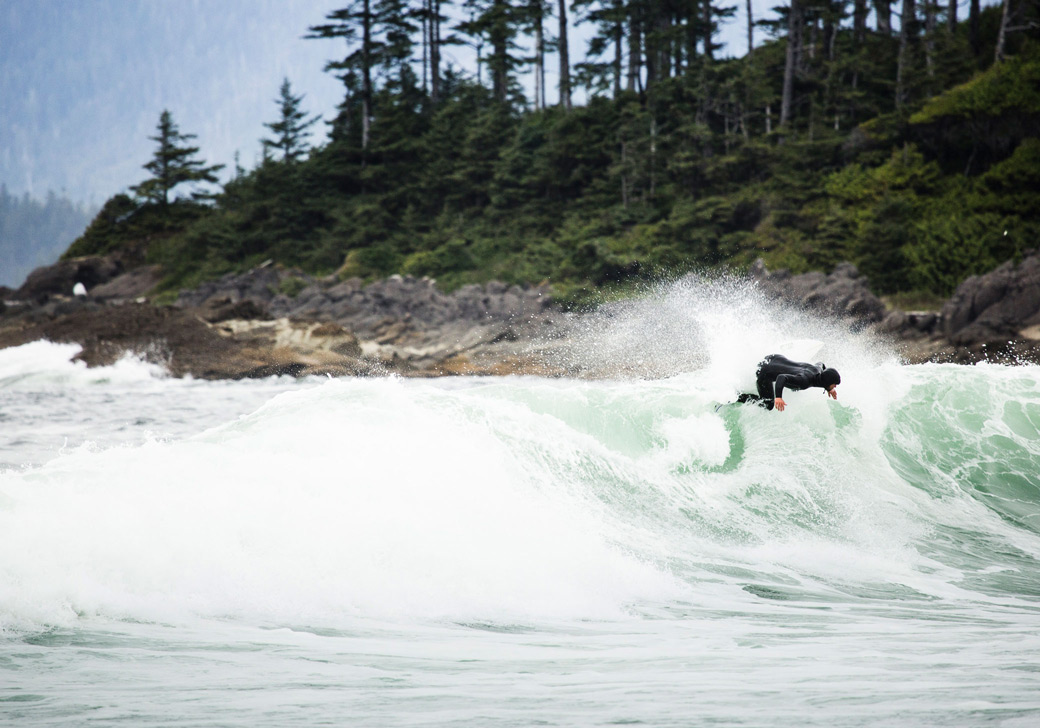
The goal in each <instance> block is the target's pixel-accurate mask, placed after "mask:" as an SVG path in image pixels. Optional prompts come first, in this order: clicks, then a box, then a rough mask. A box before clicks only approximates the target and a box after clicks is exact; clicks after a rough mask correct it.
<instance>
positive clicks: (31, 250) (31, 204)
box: [0, 185, 94, 288]
mask: <svg viewBox="0 0 1040 728" xmlns="http://www.w3.org/2000/svg"><path fill="white" fill-rule="evenodd" d="M93 215H94V212H93V211H91V210H88V209H87V208H85V207H83V206H81V205H76V204H73V203H72V202H71V201H70V200H68V199H66V198H64V197H58V196H56V195H55V194H54V193H53V192H50V193H48V194H47V197H46V199H44V200H43V201H40V200H37V199H34V198H32V197H29V196H28V195H23V196H21V197H18V196H15V195H11V194H9V193H8V191H7V186H6V185H0V286H9V287H11V288H16V287H18V286H20V285H21V284H22V282H23V281H24V280H25V277H26V276H27V275H29V273H30V272H32V270H33V269H34V268H37V267H39V266H41V265H48V264H50V263H53V262H54V261H56V260H57V259H58V257H59V256H60V255H61V254H62V253H64V252H65V249H66V248H68V247H69V243H71V242H72V241H73V240H74V239H75V238H76V237H77V236H79V235H80V234H81V233H82V232H83V230H84V228H86V226H87V223H89V222H90V219H91V218H92V217H93Z"/></svg>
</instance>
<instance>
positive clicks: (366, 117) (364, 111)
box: [361, 0, 372, 150]
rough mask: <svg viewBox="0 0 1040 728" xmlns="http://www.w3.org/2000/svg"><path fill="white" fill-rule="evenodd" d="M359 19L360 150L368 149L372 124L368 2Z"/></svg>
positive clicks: (370, 28) (369, 12) (370, 25)
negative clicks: (360, 67) (360, 68)
mask: <svg viewBox="0 0 1040 728" xmlns="http://www.w3.org/2000/svg"><path fill="white" fill-rule="evenodd" d="M363 13H364V14H363V16H362V19H361V66H362V71H361V149H362V150H364V149H368V136H369V130H370V127H371V124H372V68H371V66H372V58H371V55H370V50H371V48H372V13H371V8H370V6H369V0H365V4H364V10H363Z"/></svg>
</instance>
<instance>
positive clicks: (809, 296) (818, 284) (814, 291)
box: [748, 258, 885, 328]
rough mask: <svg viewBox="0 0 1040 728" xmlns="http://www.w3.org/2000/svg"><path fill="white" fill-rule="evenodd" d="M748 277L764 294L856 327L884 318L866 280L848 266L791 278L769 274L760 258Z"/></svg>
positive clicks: (783, 272)
mask: <svg viewBox="0 0 1040 728" xmlns="http://www.w3.org/2000/svg"><path fill="white" fill-rule="evenodd" d="M748 274H749V275H750V277H751V278H752V280H754V281H755V282H756V283H757V284H758V286H759V288H760V289H761V290H763V291H764V292H765V293H766V294H768V295H770V296H773V297H775V298H779V299H781V300H785V301H787V302H789V303H793V304H795V305H798V306H802V307H804V308H808V309H812V310H816V311H820V312H823V313H826V314H829V315H831V316H835V317H838V318H841V319H844V320H846V321H848V322H850V323H851V324H852V325H853V326H854V327H856V328H862V327H864V326H866V325H868V324H876V323H878V322H880V321H882V319H884V317H885V304H884V303H882V302H881V299H879V298H878V297H877V296H875V295H874V294H873V293H872V292H871V291H870V288H869V287H868V286H867V280H866V278H864V277H863V276H862V275H860V272H859V270H858V269H857V268H856V266H854V265H853V264H852V263H841V264H839V265H838V266H836V267H835V268H834V270H833V271H832V272H831V273H830V274H824V273H822V272H819V271H814V272H811V273H802V274H799V275H792V274H791V273H790V272H789V271H786V270H780V271H777V272H775V273H770V272H769V271H768V270H767V269H766V266H765V263H764V262H763V261H762V259H761V258H760V259H758V260H756V261H755V262H754V264H752V266H751V268H750V269H749V271H748Z"/></svg>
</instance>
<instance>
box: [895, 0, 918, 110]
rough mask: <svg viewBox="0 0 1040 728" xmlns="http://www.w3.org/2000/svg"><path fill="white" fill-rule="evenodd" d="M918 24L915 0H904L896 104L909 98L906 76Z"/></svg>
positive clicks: (900, 22) (902, 102)
mask: <svg viewBox="0 0 1040 728" xmlns="http://www.w3.org/2000/svg"><path fill="white" fill-rule="evenodd" d="M916 25H917V8H916V6H915V5H914V0H903V12H902V15H901V16H900V20H899V59H898V61H897V64H898V65H897V66H896V106H897V107H900V106H902V105H903V104H904V103H906V100H907V90H906V77H907V73H908V71H909V70H910V69H909V64H910V43H911V41H912V40H913V35H914V33H915V31H916Z"/></svg>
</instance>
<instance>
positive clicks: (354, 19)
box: [306, 0, 377, 150]
mask: <svg viewBox="0 0 1040 728" xmlns="http://www.w3.org/2000/svg"><path fill="white" fill-rule="evenodd" d="M325 19H326V20H328V21H331V22H328V23H325V24H324V25H313V26H311V28H310V34H309V35H307V36H306V37H307V38H342V39H344V40H345V41H346V42H347V45H348V47H353V50H352V51H351V52H350V53H348V54H347V55H346V56H345V57H344V58H342V59H341V60H338V61H329V62H328V63H326V64H325V70H326V71H342V72H343V75H341V76H340V80H342V81H343V84H344V86H345V87H346V89H347V100H346V101H344V104H343V106H341V112H342V113H341V117H345V118H341V119H340V120H339V124H338V125H339V127H340V129H339V130H338V131H340V132H342V127H344V126H345V125H346V124H345V123H344V122H345V121H347V120H349V118H350V116H351V115H352V114H351V111H352V108H353V105H352V104H351V103H350V102H351V100H352V97H353V96H355V95H358V96H360V102H361V103H360V114H361V149H362V150H364V149H367V148H368V139H369V130H370V128H371V124H372V113H373V112H372V96H373V87H372V69H373V66H374V65H375V63H376V60H377V58H376V55H377V54H376V50H377V49H376V39H375V35H374V26H375V14H374V13H373V10H372V2H371V0H354V2H352V3H351V4H350V5H348V6H347V7H345V8H340V9H339V10H333V11H332V12H331V13H329V14H328V15H326V16H325ZM355 45H356V47H354V46H355ZM359 85H360V88H358V86H359Z"/></svg>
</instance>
